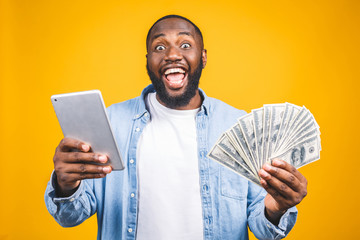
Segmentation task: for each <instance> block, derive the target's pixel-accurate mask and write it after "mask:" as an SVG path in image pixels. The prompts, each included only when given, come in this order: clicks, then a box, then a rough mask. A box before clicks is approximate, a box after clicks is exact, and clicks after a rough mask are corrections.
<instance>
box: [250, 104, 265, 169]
mask: <svg viewBox="0 0 360 240" xmlns="http://www.w3.org/2000/svg"><path fill="white" fill-rule="evenodd" d="M251 113H252V116H253V123H254V133H255V134H254V136H255V146H256V151H257V156H258V157H257V161H258V165H259V166H261V163H262V158H263V156H262V142H263V113H264V110H263V109H262V108H259V109H254V110H252V111H251Z"/></svg>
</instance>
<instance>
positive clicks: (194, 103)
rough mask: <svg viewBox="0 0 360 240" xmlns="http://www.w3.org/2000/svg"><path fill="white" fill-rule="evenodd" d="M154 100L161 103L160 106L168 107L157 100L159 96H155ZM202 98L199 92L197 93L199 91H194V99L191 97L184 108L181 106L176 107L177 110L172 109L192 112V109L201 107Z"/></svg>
mask: <svg viewBox="0 0 360 240" xmlns="http://www.w3.org/2000/svg"><path fill="white" fill-rule="evenodd" d="M156 99H157V100H158V101H159V103H161V105H163V106H165V107H168V108H169V106H167V105H166V104H165V103H163V102H162V101H161V100H160V99H159V96H158V95H156ZM202 101H203V100H202V98H201V96H200V92H199V89H198V90H196V94H195V96H194V97H192V98H191V99H190V102H189V103H188V104H187V105H185V106H182V107H177V108H174V109H176V110H192V109H197V108H199V107H200V106H201V103H202Z"/></svg>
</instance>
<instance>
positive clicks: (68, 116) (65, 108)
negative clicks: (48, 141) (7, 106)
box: [51, 90, 124, 170]
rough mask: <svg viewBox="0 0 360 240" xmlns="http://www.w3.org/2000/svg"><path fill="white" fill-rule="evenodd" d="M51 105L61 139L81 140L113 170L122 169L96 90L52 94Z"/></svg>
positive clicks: (100, 99) (102, 102)
mask: <svg viewBox="0 0 360 240" xmlns="http://www.w3.org/2000/svg"><path fill="white" fill-rule="evenodd" d="M51 102H52V104H53V107H54V109H55V113H56V116H57V118H58V120H59V123H60V126H61V130H62V132H63V134H64V136H65V137H69V138H75V139H78V140H81V141H83V142H85V143H88V144H90V146H91V150H92V151H93V152H96V153H101V154H105V155H107V156H108V158H109V162H110V165H111V166H112V168H113V170H122V169H124V164H123V161H122V159H121V155H120V151H119V148H118V147H117V144H116V140H115V137H114V135H113V132H112V130H111V126H110V122H109V119H108V116H107V114H106V109H105V105H104V101H103V99H102V96H101V92H100V91H99V90H92V91H85V92H74V93H66V94H59V95H53V96H51ZM99 165H101V164H100V163H99Z"/></svg>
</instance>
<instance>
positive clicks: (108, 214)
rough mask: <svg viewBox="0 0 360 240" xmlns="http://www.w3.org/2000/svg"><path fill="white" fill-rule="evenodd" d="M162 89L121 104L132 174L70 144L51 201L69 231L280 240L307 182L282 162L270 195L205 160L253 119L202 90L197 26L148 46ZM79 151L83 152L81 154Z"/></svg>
mask: <svg viewBox="0 0 360 240" xmlns="http://www.w3.org/2000/svg"><path fill="white" fill-rule="evenodd" d="M146 44H147V46H146V47H147V70H148V74H149V76H150V79H151V81H152V84H153V85H150V86H148V87H147V88H145V89H144V91H143V93H142V94H141V96H140V97H137V98H135V99H131V100H129V101H126V102H123V103H119V104H115V105H112V106H111V107H109V109H108V113H109V119H110V122H111V124H112V127H113V131H114V133H115V135H116V138H117V142H118V144H119V148H120V151H121V153H122V154H123V156H124V161H125V166H126V168H125V170H124V171H114V172H111V167H110V166H106V165H105V166H98V165H95V164H94V163H106V162H107V158H106V156H103V155H100V154H97V153H92V152H90V151H89V150H90V147H91V146H89V145H87V144H85V143H82V142H80V141H78V140H76V139H69V138H64V139H63V140H62V141H61V142H60V144H59V146H58V147H57V149H56V153H55V156H54V168H55V171H54V173H53V175H52V177H51V180H50V182H49V184H48V187H47V190H46V193H45V200H46V204H47V207H48V210H49V212H50V213H51V214H52V215H53V216H54V218H55V219H56V221H58V222H59V223H60V224H61V225H62V226H65V227H69V226H75V225H78V224H80V223H81V222H83V221H84V220H86V219H87V218H88V217H90V216H91V215H92V214H94V213H97V219H98V225H99V226H98V227H99V229H98V239H137V240H142V239H227V240H230V239H248V233H247V226H249V228H250V230H251V231H252V232H253V233H254V234H255V236H256V237H258V238H260V239H279V238H282V237H284V236H286V234H287V233H288V232H289V231H290V230H291V228H292V227H293V225H294V224H295V221H296V216H297V211H296V209H295V207H294V206H295V205H296V204H298V203H299V202H300V201H301V200H302V199H303V198H304V197H305V195H306V186H307V182H306V179H305V177H304V176H302V175H301V174H300V173H299V172H298V171H297V170H296V169H295V168H293V167H292V166H291V165H289V164H287V163H285V162H283V161H281V160H274V161H273V163H272V165H268V164H266V165H264V167H263V169H262V170H260V171H259V174H260V176H261V178H262V180H261V184H262V186H263V188H264V189H265V190H266V191H267V192H266V191H265V190H264V189H262V188H260V187H259V186H256V185H254V184H253V183H251V182H248V181H247V180H245V179H244V178H242V177H241V176H239V175H237V174H235V173H233V172H231V171H230V170H228V169H226V168H225V167H223V166H221V165H220V164H218V163H216V162H215V161H212V160H210V159H208V158H207V157H206V154H207V153H208V151H209V150H210V148H211V147H212V145H213V144H215V142H216V140H217V138H218V137H219V136H220V134H221V133H223V132H224V131H225V130H226V129H228V128H229V127H231V126H232V125H233V123H234V122H236V120H237V118H238V117H240V116H242V115H243V114H245V112H244V111H240V110H237V109H234V108H232V107H231V106H229V105H227V104H225V103H223V102H221V101H219V100H216V99H213V98H209V97H207V96H206V95H205V93H204V92H202V91H201V90H199V89H198V83H199V79H200V76H201V72H202V69H203V68H204V67H205V65H206V61H207V55H206V50H205V49H204V46H203V39H202V34H201V32H200V30H199V29H198V27H197V26H196V25H195V24H193V23H192V22H191V21H190V20H188V19H186V18H183V17H180V16H177V15H169V16H165V17H163V18H161V19H159V20H158V21H157V22H155V23H154V25H153V26H152V27H151V29H150V30H149V33H148V37H147V42H146ZM74 149H77V150H79V152H73V151H72V150H74Z"/></svg>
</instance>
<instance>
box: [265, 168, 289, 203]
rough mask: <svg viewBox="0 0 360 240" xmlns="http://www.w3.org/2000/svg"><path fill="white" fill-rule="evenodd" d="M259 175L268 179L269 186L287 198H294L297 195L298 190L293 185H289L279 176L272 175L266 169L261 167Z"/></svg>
mask: <svg viewBox="0 0 360 240" xmlns="http://www.w3.org/2000/svg"><path fill="white" fill-rule="evenodd" d="M259 175H260V177H261V178H262V179H263V180H265V181H266V184H267V185H268V187H271V189H273V191H275V192H277V193H278V194H280V195H281V196H283V197H284V198H285V199H289V198H292V197H294V196H295V195H296V192H295V191H294V190H293V189H292V188H291V187H289V186H288V185H287V184H286V183H284V182H282V181H280V180H279V179H278V178H276V177H274V176H272V175H270V174H269V173H268V172H266V171H265V170H264V169H260V171H259ZM269 193H270V192H269Z"/></svg>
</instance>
